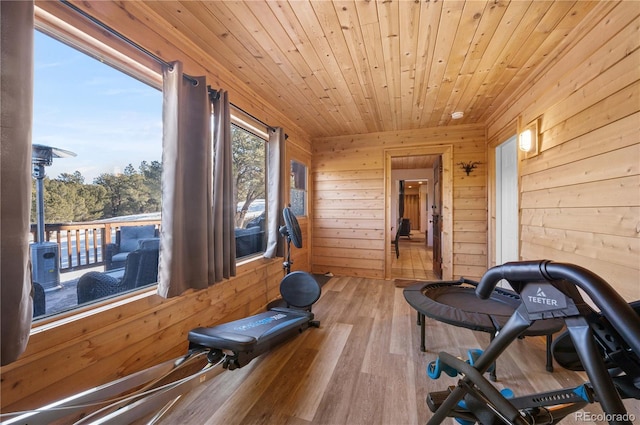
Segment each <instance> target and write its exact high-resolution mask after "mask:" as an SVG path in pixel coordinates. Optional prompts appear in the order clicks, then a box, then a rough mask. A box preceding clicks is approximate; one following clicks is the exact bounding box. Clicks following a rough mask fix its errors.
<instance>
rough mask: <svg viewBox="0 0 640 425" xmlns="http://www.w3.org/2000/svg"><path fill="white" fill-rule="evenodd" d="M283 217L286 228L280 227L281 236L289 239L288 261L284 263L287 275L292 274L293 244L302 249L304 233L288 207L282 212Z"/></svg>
mask: <svg viewBox="0 0 640 425" xmlns="http://www.w3.org/2000/svg"><path fill="white" fill-rule="evenodd" d="M282 216H283V217H284V226H280V234H281V235H282V236H284V237H285V238H287V259H286V260H285V262H284V263H282V267H284V269H285V270H286V271H287V274H289V273H290V272H291V264H293V261H291V242H293V246H295V247H296V248H302V231H300V225H299V224H298V219H297V218H296V216H295V215H294V214H293V213H292V212H291V208H289V207H286V208H285V209H283V210H282Z"/></svg>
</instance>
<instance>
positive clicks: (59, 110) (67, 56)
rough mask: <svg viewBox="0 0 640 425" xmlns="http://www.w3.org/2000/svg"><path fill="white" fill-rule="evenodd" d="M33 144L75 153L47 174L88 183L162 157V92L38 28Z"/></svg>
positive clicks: (57, 162)
mask: <svg viewBox="0 0 640 425" xmlns="http://www.w3.org/2000/svg"><path fill="white" fill-rule="evenodd" d="M34 44H35V61H34V102H33V103H34V104H33V139H32V140H33V143H35V144H42V145H47V146H53V147H56V148H61V149H65V150H68V151H72V152H75V153H76V154H77V156H76V157H73V158H59V159H54V161H53V165H52V166H50V167H47V168H46V174H47V176H49V178H56V177H58V176H59V175H60V173H73V172H74V171H76V170H77V171H80V172H81V173H82V175H83V176H84V177H85V183H91V182H93V179H94V178H95V177H97V176H98V175H100V174H102V173H113V172H118V171H122V170H123V169H124V167H126V166H127V164H132V165H133V166H134V167H135V168H136V169H138V167H139V165H140V162H141V161H143V160H146V161H148V162H151V161H160V160H161V158H162V92H161V91H160V90H157V89H155V88H153V87H150V86H148V85H146V84H144V83H141V82H140V81H138V80H136V79H134V78H132V77H129V76H128V75H126V74H124V73H122V72H120V71H118V70H116V69H114V68H112V67H110V66H108V65H105V64H103V63H101V62H99V61H97V60H95V59H93V58H92V57H90V56H88V55H85V54H84V53H81V52H79V51H77V50H75V49H73V48H71V47H68V46H67V45H65V44H63V43H61V42H59V41H57V40H54V39H52V38H51V37H49V36H47V35H44V34H42V33H40V32H39V31H35V42H34Z"/></svg>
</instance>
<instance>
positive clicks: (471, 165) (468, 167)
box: [456, 161, 480, 176]
mask: <svg viewBox="0 0 640 425" xmlns="http://www.w3.org/2000/svg"><path fill="white" fill-rule="evenodd" d="M456 165H459V166H460V167H462V169H463V170H464V172H465V173H467V176H468V175H469V173H471V172H472V171H473V170H474V169H476V168H477V166H478V165H480V162H478V161H473V162H458V163H457V164H456Z"/></svg>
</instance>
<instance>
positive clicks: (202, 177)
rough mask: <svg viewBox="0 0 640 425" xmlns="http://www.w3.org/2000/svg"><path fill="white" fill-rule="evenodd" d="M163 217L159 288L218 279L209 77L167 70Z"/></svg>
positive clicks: (166, 291) (176, 289)
mask: <svg viewBox="0 0 640 425" xmlns="http://www.w3.org/2000/svg"><path fill="white" fill-rule="evenodd" d="M163 77H164V83H163V89H162V90H163V117H162V119H163V139H162V221H161V234H160V260H159V268H158V294H159V295H161V296H163V297H173V296H176V295H179V294H181V293H182V292H184V291H185V290H187V289H189V288H194V289H203V288H206V287H208V286H209V285H210V284H212V283H213V282H214V280H213V279H214V273H213V243H212V242H213V219H212V216H211V206H212V202H213V200H212V198H213V192H212V184H213V180H212V179H213V178H212V176H213V175H212V163H211V158H212V155H211V128H210V127H211V102H210V101H209V95H208V90H207V86H206V83H205V78H204V77H199V78H196V80H197V81H198V83H197V84H194V83H193V81H191V80H189V79H187V78H184V75H183V72H182V63H180V62H175V63H173V64H172V68H168V67H167V68H166V69H165V70H164V76H163Z"/></svg>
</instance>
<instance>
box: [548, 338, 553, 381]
mask: <svg viewBox="0 0 640 425" xmlns="http://www.w3.org/2000/svg"><path fill="white" fill-rule="evenodd" d="M552 342H553V335H551V334H549V335H547V372H553V357H552V354H551V343H552Z"/></svg>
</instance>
